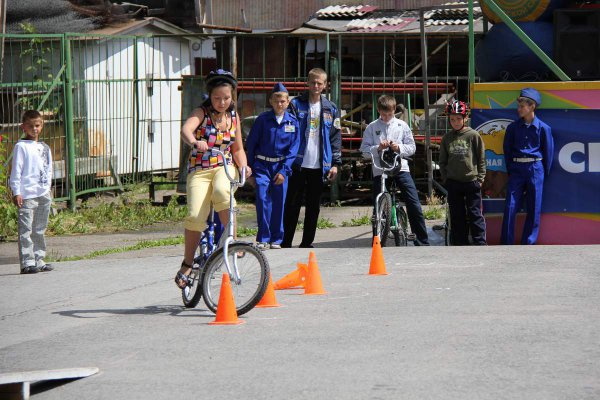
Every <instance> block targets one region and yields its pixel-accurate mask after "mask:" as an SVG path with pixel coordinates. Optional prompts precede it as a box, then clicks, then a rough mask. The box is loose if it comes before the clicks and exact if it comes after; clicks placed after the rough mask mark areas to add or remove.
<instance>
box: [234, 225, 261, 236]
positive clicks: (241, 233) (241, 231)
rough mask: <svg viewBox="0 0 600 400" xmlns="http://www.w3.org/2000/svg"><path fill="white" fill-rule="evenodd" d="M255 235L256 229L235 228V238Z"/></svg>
mask: <svg viewBox="0 0 600 400" xmlns="http://www.w3.org/2000/svg"><path fill="white" fill-rule="evenodd" d="M257 233H258V228H249V227H247V226H238V227H237V237H248V236H256V234H257Z"/></svg>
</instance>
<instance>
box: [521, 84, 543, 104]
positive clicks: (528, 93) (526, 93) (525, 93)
mask: <svg viewBox="0 0 600 400" xmlns="http://www.w3.org/2000/svg"><path fill="white" fill-rule="evenodd" d="M519 97H527V98H528V99H531V100H533V101H535V104H536V105H538V106H539V105H540V104H542V96H541V95H540V92H538V91H537V90H535V89H534V88H524V89H522V90H521V94H520V95H519Z"/></svg>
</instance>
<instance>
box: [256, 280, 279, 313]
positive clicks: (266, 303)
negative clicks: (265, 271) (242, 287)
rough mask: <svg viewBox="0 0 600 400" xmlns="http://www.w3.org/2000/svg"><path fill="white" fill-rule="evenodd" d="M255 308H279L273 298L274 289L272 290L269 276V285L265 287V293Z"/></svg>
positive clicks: (271, 281)
mask: <svg viewBox="0 0 600 400" xmlns="http://www.w3.org/2000/svg"><path fill="white" fill-rule="evenodd" d="M255 307H257V308H264V307H281V304H279V303H277V299H276V298H275V289H273V279H271V275H270V274H269V284H268V285H267V290H266V291H265V294H264V296H263V297H262V299H260V301H259V302H258V304H257V305H256V306H255Z"/></svg>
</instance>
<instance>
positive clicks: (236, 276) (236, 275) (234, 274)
mask: <svg viewBox="0 0 600 400" xmlns="http://www.w3.org/2000/svg"><path fill="white" fill-rule="evenodd" d="M211 152H212V153H213V154H215V155H217V156H221V158H222V159H223V168H224V169H225V175H227V179H229V182H230V189H231V190H229V222H228V223H227V238H226V239H225V241H224V242H223V261H224V262H225V268H227V273H228V274H229V277H230V279H231V280H232V281H233V282H234V283H235V284H237V285H239V284H240V283H241V282H242V279H241V277H240V272H239V270H238V266H237V255H236V254H234V255H233V268H232V267H231V265H229V260H228V258H227V254H228V251H229V245H230V244H231V243H233V242H234V241H235V239H234V232H233V229H234V228H233V226H234V224H233V218H234V214H235V213H234V211H233V206H232V204H233V192H234V190H233V189H234V188H235V187H242V186H244V185H245V184H246V167H244V168H242V170H241V172H240V179H239V181H238V180H237V179H235V178H233V177H232V176H231V175H230V174H229V165H228V164H227V158H226V157H225V154H223V152H222V151H220V150H218V149H212V150H211Z"/></svg>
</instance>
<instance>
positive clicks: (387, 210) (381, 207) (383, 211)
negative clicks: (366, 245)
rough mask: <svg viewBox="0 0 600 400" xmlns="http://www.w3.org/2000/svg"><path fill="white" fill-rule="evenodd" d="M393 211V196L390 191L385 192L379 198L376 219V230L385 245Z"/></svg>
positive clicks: (382, 245)
mask: <svg viewBox="0 0 600 400" xmlns="http://www.w3.org/2000/svg"><path fill="white" fill-rule="evenodd" d="M391 211H392V197H391V196H390V194H389V193H384V194H383V195H381V196H380V197H379V200H377V215H376V216H375V221H374V226H373V228H374V232H375V234H379V242H380V243H381V247H384V246H385V244H386V242H387V238H388V235H389V234H390V219H391Z"/></svg>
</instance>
